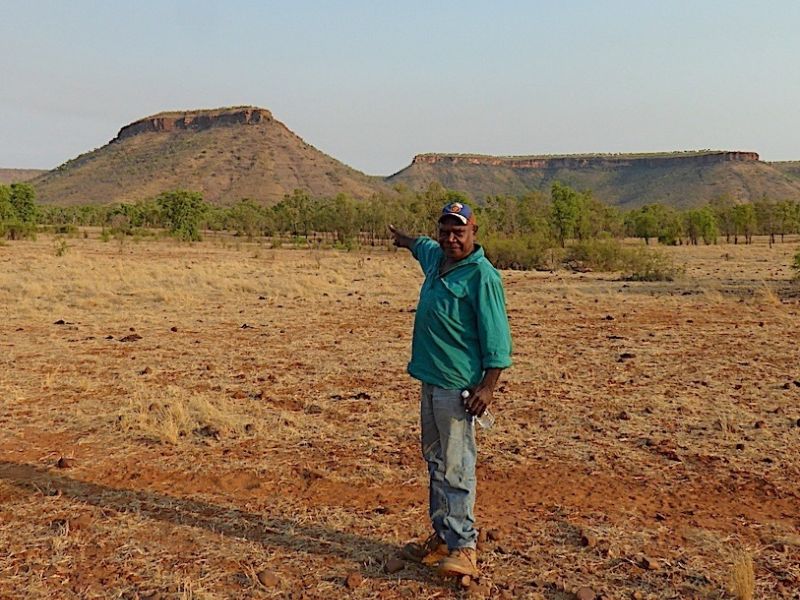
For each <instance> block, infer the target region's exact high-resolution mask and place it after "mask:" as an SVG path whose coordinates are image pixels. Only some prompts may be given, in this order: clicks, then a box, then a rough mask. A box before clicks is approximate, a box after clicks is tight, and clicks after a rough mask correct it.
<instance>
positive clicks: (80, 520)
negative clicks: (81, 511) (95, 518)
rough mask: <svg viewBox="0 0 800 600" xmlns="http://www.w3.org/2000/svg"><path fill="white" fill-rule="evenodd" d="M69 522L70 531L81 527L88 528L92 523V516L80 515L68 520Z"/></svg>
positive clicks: (78, 529)
mask: <svg viewBox="0 0 800 600" xmlns="http://www.w3.org/2000/svg"><path fill="white" fill-rule="evenodd" d="M67 523H69V530H70V531H80V530H81V529H87V528H88V527H90V526H91V524H92V517H91V516H89V515H79V516H77V517H74V518H72V519H69V520H68V521H67Z"/></svg>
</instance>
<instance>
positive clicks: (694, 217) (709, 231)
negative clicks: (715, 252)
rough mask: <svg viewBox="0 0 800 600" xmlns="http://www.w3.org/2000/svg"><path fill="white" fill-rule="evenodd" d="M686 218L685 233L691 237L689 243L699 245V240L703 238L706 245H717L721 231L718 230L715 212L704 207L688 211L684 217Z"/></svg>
mask: <svg viewBox="0 0 800 600" xmlns="http://www.w3.org/2000/svg"><path fill="white" fill-rule="evenodd" d="M683 218H684V231H685V232H686V235H687V236H688V237H689V242H690V243H692V244H694V245H697V243H698V240H699V239H701V238H702V240H703V242H704V243H706V244H716V243H717V236H718V235H719V230H718V229H717V220H716V218H715V217H714V211H712V210H711V208H710V207H708V206H704V207H702V208H696V209H693V210H688V211H686V212H685V213H684V215H683Z"/></svg>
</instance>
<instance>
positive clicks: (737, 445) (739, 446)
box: [736, 442, 744, 450]
mask: <svg viewBox="0 0 800 600" xmlns="http://www.w3.org/2000/svg"><path fill="white" fill-rule="evenodd" d="M736 449H737V450H744V444H743V443H742V442H739V443H738V444H736Z"/></svg>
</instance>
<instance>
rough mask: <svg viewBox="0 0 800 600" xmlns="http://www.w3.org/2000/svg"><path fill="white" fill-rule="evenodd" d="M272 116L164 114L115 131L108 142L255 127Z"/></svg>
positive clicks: (258, 111) (249, 111)
mask: <svg viewBox="0 0 800 600" xmlns="http://www.w3.org/2000/svg"><path fill="white" fill-rule="evenodd" d="M272 120H273V117H272V113H271V112H270V111H268V110H266V109H264V108H256V107H253V106H237V107H234V108H224V109H216V110H195V111H186V112H167V113H160V114H157V115H154V116H152V117H146V118H144V119H139V120H138V121H134V122H133V123H131V124H129V125H126V126H125V127H123V128H122V129H120V130H119V133H118V134H117V137H115V138H114V139H113V140H111V141H112V142H117V141H120V140H124V139H127V138H131V137H133V136H136V135H139V134H141V133H151V132H163V131H167V132H169V131H180V130H193V131H203V130H205V129H211V128H212V127H220V126H228V125H257V124H259V123H263V122H269V121H272Z"/></svg>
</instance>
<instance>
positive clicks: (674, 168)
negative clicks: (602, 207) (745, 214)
mask: <svg viewBox="0 0 800 600" xmlns="http://www.w3.org/2000/svg"><path fill="white" fill-rule="evenodd" d="M783 171H785V172H781V170H780V169H778V168H776V167H774V166H772V165H771V164H768V163H764V162H762V161H761V160H760V159H759V156H758V154H757V153H755V152H740V151H725V150H694V151H685V152H659V153H636V154H565V155H539V156H484V155H478V154H420V155H417V156H415V157H414V160H413V161H412V163H411V164H410V165H409V166H408V167H406V168H405V169H403V170H402V171H399V172H397V173H395V174H394V175H391V176H390V177H388V178H387V181H388V182H389V183H390V184H392V185H398V184H402V185H404V186H406V187H408V188H410V189H414V190H424V189H426V188H427V187H428V186H430V184H431V183H434V182H438V183H440V184H441V185H443V186H445V187H447V188H450V189H455V190H459V191H462V192H465V193H466V194H467V195H469V196H471V197H472V198H473V199H474V200H477V201H478V202H480V201H482V200H485V199H487V198H490V197H493V196H498V195H510V196H518V197H519V196H524V195H526V194H529V193H531V192H541V193H544V194H547V193H549V190H550V189H551V187H552V185H553V183H555V182H560V183H564V184H566V185H569V186H571V187H573V188H576V189H581V190H591V191H592V193H593V194H594V196H595V198H598V199H600V200H602V201H604V202H606V203H609V204H614V205H618V206H623V207H626V208H627V207H635V206H641V205H644V204H648V203H654V202H660V203H663V204H670V205H673V206H680V207H689V206H697V205H701V204H703V203H704V202H708V201H709V200H711V199H713V198H717V197H720V196H729V197H731V198H734V199H736V200H737V201H752V200H755V199H757V198H761V197H764V196H766V197H769V198H800V181H798V180H796V179H794V178H793V176H792V167H791V165H787V166H786V167H785V168H784V169H783Z"/></svg>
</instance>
